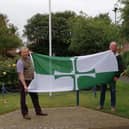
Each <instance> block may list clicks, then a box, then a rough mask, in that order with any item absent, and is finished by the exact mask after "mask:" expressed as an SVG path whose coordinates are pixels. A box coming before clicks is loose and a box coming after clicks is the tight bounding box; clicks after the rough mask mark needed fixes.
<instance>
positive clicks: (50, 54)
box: [49, 0, 52, 56]
mask: <svg viewBox="0 0 129 129" xmlns="http://www.w3.org/2000/svg"><path fill="white" fill-rule="evenodd" d="M51 22H52V20H51V0H49V56H52V23H51Z"/></svg>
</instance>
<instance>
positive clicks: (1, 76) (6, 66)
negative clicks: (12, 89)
mask: <svg viewBox="0 0 129 129" xmlns="http://www.w3.org/2000/svg"><path fill="white" fill-rule="evenodd" d="M17 80H18V79H17V72H16V58H13V59H12V58H11V59H10V58H0V85H2V83H5V85H6V86H17V84H18V81H17Z"/></svg>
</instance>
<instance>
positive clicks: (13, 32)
mask: <svg viewBox="0 0 129 129" xmlns="http://www.w3.org/2000/svg"><path fill="white" fill-rule="evenodd" d="M19 45H21V40H20V38H19V37H18V34H17V28H16V27H15V26H14V25H13V24H9V23H8V20H7V17H6V16H5V15H3V14H0V54H2V55H5V54H6V51H7V50H8V49H10V48H16V47H17V46H19Z"/></svg>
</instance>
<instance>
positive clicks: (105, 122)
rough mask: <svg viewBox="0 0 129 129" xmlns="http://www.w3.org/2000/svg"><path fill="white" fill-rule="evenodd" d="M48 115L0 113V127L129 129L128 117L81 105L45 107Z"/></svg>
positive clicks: (5, 128) (23, 128) (16, 112)
mask: <svg viewBox="0 0 129 129" xmlns="http://www.w3.org/2000/svg"><path fill="white" fill-rule="evenodd" d="M45 112H47V113H48V116H36V115H35V113H34V111H33V110H30V115H31V117H32V119H31V120H25V119H23V118H22V116H21V114H20V111H14V112H11V113H7V114H4V115H0V129H129V119H125V118H121V117H117V116H114V115H111V114H107V113H103V112H99V111H94V110H91V109H87V108H83V107H63V108H62V107H61V108H47V109H45Z"/></svg>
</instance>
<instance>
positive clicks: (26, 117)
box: [23, 114, 31, 120]
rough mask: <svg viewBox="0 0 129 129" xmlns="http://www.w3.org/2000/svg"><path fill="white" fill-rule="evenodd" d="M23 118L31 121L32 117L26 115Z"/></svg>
mask: <svg viewBox="0 0 129 129" xmlns="http://www.w3.org/2000/svg"><path fill="white" fill-rule="evenodd" d="M23 118H24V119H26V120H31V117H30V116H29V115H28V114H26V115H24V116H23Z"/></svg>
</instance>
